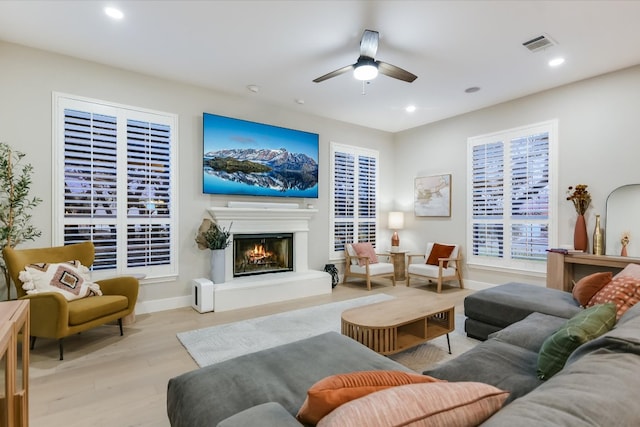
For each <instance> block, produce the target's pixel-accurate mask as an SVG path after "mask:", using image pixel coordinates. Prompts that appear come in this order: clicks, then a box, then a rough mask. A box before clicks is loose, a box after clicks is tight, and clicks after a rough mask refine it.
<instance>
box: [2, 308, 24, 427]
mask: <svg viewBox="0 0 640 427" xmlns="http://www.w3.org/2000/svg"><path fill="white" fill-rule="evenodd" d="M29 333H30V318H29V300H18V301H7V302H1V303H0V348H1V350H2V353H1V355H2V356H4V357H3V360H4V362H3V363H2V369H1V371H3V374H4V393H2V395H3V396H2V399H1V407H0V426H3V427H4V426H11V427H27V426H28V425H29ZM19 349H20V350H19Z"/></svg>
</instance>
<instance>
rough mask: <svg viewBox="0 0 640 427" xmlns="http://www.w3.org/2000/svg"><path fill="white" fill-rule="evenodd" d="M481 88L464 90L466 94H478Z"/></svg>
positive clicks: (473, 87)
mask: <svg viewBox="0 0 640 427" xmlns="http://www.w3.org/2000/svg"><path fill="white" fill-rule="evenodd" d="M479 90H480V88H479V87H478V86H471V87H468V88H466V89H465V90H464V92H465V93H475V92H478V91H479Z"/></svg>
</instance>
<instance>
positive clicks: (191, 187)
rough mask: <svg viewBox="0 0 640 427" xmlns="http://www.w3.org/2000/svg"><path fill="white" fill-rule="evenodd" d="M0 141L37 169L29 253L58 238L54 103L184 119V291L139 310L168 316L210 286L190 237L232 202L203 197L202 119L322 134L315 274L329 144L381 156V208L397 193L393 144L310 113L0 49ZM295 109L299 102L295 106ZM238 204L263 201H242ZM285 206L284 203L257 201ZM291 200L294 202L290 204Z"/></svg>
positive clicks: (175, 287) (389, 138) (153, 297)
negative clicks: (73, 101) (101, 104)
mask: <svg viewBox="0 0 640 427" xmlns="http://www.w3.org/2000/svg"><path fill="white" fill-rule="evenodd" d="M0 64H2V65H1V66H0V141H2V142H6V143H8V144H10V145H11V146H13V147H14V148H16V149H18V150H20V151H23V152H24V153H26V155H27V156H26V158H25V160H26V162H29V163H31V164H32V165H33V166H34V168H35V173H34V177H33V178H34V179H33V185H32V194H33V195H37V196H39V197H41V198H42V199H43V203H42V204H41V205H40V206H38V207H37V208H36V209H35V210H34V212H33V224H34V225H35V226H36V227H38V228H39V229H40V230H42V232H43V233H42V237H41V238H39V239H38V240H37V241H35V242H28V243H26V244H24V245H23V246H22V247H38V246H48V245H50V244H51V243H52V235H51V212H52V200H51V197H52V196H51V174H52V164H51V151H52V131H51V114H52V113H51V105H52V101H51V94H52V92H54V91H55V92H63V93H69V94H73V95H79V96H83V97H89V98H96V99H101V100H105V101H110V102H115V103H120V104H126V105H132V106H137V107H143V108H148V109H153V110H159V111H165V112H170V113H175V114H178V116H179V147H178V152H179V171H178V173H179V176H178V183H177V184H178V192H177V194H178V197H179V213H178V215H179V223H180V224H179V229H178V233H179V234H178V256H179V278H178V280H177V282H167V283H154V284H144V285H143V286H142V288H141V292H140V298H139V302H140V306H139V309H140V308H141V311H146V310H154V309H160V308H170V307H171V306H175V304H179V303H180V302H183V303H184V301H185V300H186V298H185V297H186V296H187V295H189V294H190V288H189V281H190V280H191V279H193V278H197V277H206V276H207V275H208V271H209V254H208V251H200V250H198V249H197V247H196V245H195V243H194V241H193V238H194V237H195V232H196V230H197V228H198V226H199V224H200V221H201V219H202V218H203V217H205V216H206V215H207V213H206V211H205V209H206V208H207V207H209V206H214V205H218V206H221V205H225V204H226V201H227V198H224V197H219V196H210V195H203V194H202V177H201V175H202V172H201V170H202V113H203V112H208V113H214V114H222V115H226V116H231V117H237V118H242V119H246V120H253V121H258V122H263V123H269V124H274V125H277V126H283V127H290V128H295V129H301V130H305V131H309V132H316V133H318V134H319V135H320V158H319V164H320V177H319V178H320V181H319V187H320V196H319V198H318V199H317V200H314V199H307V200H303V201H300V202H301V203H304V204H306V203H312V204H314V205H315V206H316V207H317V208H318V209H319V213H318V214H317V215H316V216H315V217H314V218H313V220H312V221H311V223H310V226H311V231H310V233H309V241H310V242H311V244H310V245H309V246H310V247H309V250H310V253H309V267H310V268H312V269H318V270H320V269H322V268H323V266H324V264H326V263H327V262H329V260H328V253H329V240H328V236H329V232H328V230H329V216H328V212H329V205H328V200H329V185H328V182H329V176H328V172H329V143H330V141H337V142H341V143H344V144H353V145H359V146H364V147H369V148H373V149H377V150H379V151H380V158H381V159H382V161H381V175H380V178H381V179H380V181H381V184H382V185H381V188H380V196H381V199H382V200H391V197H392V194H393V158H394V155H393V135H391V134H389V133H386V132H381V131H376V130H372V129H368V128H364V127H359V126H353V125H349V124H346V123H342V122H338V121H334V120H328V119H323V118H320V117H317V116H312V115H309V114H305V113H304V106H292V109H291V110H285V109H282V108H278V107H273V106H270V105H265V104H262V103H260V101H259V95H256V94H247V96H245V97H238V96H230V95H226V94H223V93H220V92H215V91H212V90H208V89H204V88H201V87H195V86H190V85H186V84H181V83H176V82H172V81H168V80H163V79H159V78H155V77H150V76H145V75H141V74H137V73H133V72H128V71H124V70H120V69H115V68H111V67H107V66H103V65H100V64H96V63H92V62H87V61H82V60H77V59H74V58H70V57H66V56H62V55H57V54H54V53H50V52H44V51H40V50H35V49H31V48H26V47H23V46H18V45H15V44H9V43H3V42H0ZM292 104H293V102H292ZM233 199H234V200H256V198H239V197H235V198H233ZM258 200H260V201H274V202H278V201H280V202H282V201H283V200H282V199H278V198H275V199H269V198H260V199H258ZM287 201H290V200H287Z"/></svg>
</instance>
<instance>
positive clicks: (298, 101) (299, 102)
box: [295, 98, 304, 105]
mask: <svg viewBox="0 0 640 427" xmlns="http://www.w3.org/2000/svg"><path fill="white" fill-rule="evenodd" d="M295 102H296V104H298V105H304V99H302V98H296V99H295Z"/></svg>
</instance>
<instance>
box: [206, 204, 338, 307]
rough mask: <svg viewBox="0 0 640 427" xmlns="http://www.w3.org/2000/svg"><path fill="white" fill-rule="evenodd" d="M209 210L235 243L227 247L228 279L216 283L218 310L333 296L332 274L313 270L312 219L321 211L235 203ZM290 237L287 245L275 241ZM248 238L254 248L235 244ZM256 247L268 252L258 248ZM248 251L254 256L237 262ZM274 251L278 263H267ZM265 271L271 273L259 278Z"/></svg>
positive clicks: (226, 270) (280, 205)
mask: <svg viewBox="0 0 640 427" xmlns="http://www.w3.org/2000/svg"><path fill="white" fill-rule="evenodd" d="M292 205H293V206H292ZM208 210H209V213H210V214H211V216H212V218H213V219H214V220H215V221H216V223H217V224H218V226H220V227H222V228H225V229H230V230H231V240H232V241H233V242H234V243H233V244H231V245H229V246H228V247H227V248H226V249H225V281H224V282H223V283H216V284H215V285H214V286H215V288H214V297H213V299H214V304H213V305H214V311H227V310H235V309H237V308H246V307H253V306H256V305H262V304H270V303H274V302H280V301H288V300H291V299H294V298H305V297H310V296H314V295H325V294H330V293H331V276H330V275H329V274H327V273H325V272H324V271H318V270H310V269H309V258H308V249H309V221H310V220H311V217H312V216H313V215H314V214H315V213H317V212H318V211H317V210H316V209H304V208H299V207H298V205H297V204H286V203H259V202H233V203H232V202H231V201H230V202H229V206H226V207H224V206H213V207H211V208H209V209H208ZM256 236H259V237H256ZM285 236H286V237H287V238H286V239H284V240H285V242H286V243H282V242H279V243H277V244H275V240H280V239H274V240H273V241H272V240H271V239H272V238H278V237H285ZM247 237H249V238H250V239H252V240H253V243H252V244H246V245H244V243H236V240H240V241H241V242H242V241H244V240H245V238H247ZM262 239H264V240H265V241H264V243H263V242H262ZM245 243H246V242H245ZM256 244H258V245H262V246H263V248H262V249H261V248H256V247H255V246H256ZM272 244H273V245H272ZM237 247H238V248H241V249H236V248H237ZM247 250H248V251H254V252H253V253H251V252H250V253H249V254H248V259H247V260H244V257H245V255H242V257H240V259H242V260H241V261H240V262H238V261H237V260H238V259H239V257H238V251H239V252H245V253H246V251H247ZM274 250H276V251H278V252H279V253H280V255H279V256H277V257H275V258H276V259H278V260H279V261H278V262H275V261H268V262H267V259H270V258H266V255H261V251H267V252H268V251H274ZM270 257H271V258H273V256H270ZM249 261H253V263H250V262H249ZM243 263H244V264H243ZM236 264H238V267H236ZM274 269H275V271H274ZM236 270H238V272H239V273H240V274H239V275H238V274H236ZM265 270H266V271H265ZM262 272H268V273H271V274H259V273H262Z"/></svg>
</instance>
